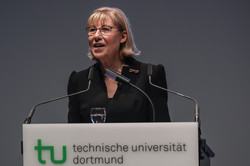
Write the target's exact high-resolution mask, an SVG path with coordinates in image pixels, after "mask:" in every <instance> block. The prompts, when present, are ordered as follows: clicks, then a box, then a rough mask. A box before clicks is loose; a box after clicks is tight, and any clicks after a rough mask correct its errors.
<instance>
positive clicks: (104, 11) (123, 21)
mask: <svg viewBox="0 0 250 166" xmlns="http://www.w3.org/2000/svg"><path fill="white" fill-rule="evenodd" d="M108 18H110V19H111V20H112V21H113V23H114V24H115V26H117V28H118V29H119V30H120V31H121V32H123V31H126V32H127V41H126V42H125V43H122V44H121V46H120V54H121V55H122V56H123V57H131V56H138V55H140V53H141V52H140V51H139V50H138V49H137V48H136V45H135V43H134V37H133V34H132V31H131V28H130V24H129V21H128V18H127V17H126V15H125V14H124V13H123V11H121V10H120V9H118V8H111V7H101V8H98V9H96V10H95V11H94V12H93V13H92V14H91V15H90V17H89V19H88V21H87V27H89V26H91V24H93V23H94V22H96V21H101V23H102V24H103V23H105V21H106V20H107V19H108ZM88 55H89V58H90V59H95V57H94V56H93V54H92V53H91V52H89V53H88Z"/></svg>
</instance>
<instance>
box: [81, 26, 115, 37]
mask: <svg viewBox="0 0 250 166" xmlns="http://www.w3.org/2000/svg"><path fill="white" fill-rule="evenodd" d="M92 27H94V29H95V30H96V31H95V32H94V33H92V34H91V32H89V29H90V28H92ZM104 27H109V28H111V30H110V33H109V34H103V33H102V30H101V29H102V28H104ZM112 29H118V30H119V28H117V27H113V26H110V25H102V26H101V27H100V28H96V27H95V26H91V27H87V28H86V29H85V30H86V31H87V33H88V35H90V36H93V35H95V34H96V32H97V31H98V30H99V31H100V33H101V34H102V35H105V36H107V35H110V34H111V32H112Z"/></svg>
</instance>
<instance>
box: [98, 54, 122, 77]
mask: <svg viewBox="0 0 250 166" xmlns="http://www.w3.org/2000/svg"><path fill="white" fill-rule="evenodd" d="M101 64H102V67H103V69H104V70H106V68H110V69H112V70H114V71H116V72H119V73H121V72H122V67H123V65H124V63H123V60H122V59H121V58H119V57H118V58H115V59H110V60H105V61H101Z"/></svg>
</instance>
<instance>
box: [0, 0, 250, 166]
mask: <svg viewBox="0 0 250 166" xmlns="http://www.w3.org/2000/svg"><path fill="white" fill-rule="evenodd" d="M249 4H250V3H249V1H247V0H246V1H243V0H235V1H233V0H223V1H222V0H214V1H213V0H212V1H200V0H189V1H176V0H173V1H169V0H162V1H157V0H154V1H144V0H141V1H139V0H132V1H117V0H114V1H99V0H91V1H84V0H81V1H80V0H74V1H72V0H67V1H66V0H57V1H56V0H54V1H51V0H35V1H34V0H22V1H19V0H16V1H13V0H2V1H1V3H0V20H1V26H0V47H1V49H0V69H1V70H0V71H1V93H0V97H1V104H0V117H1V125H0V126H1V137H0V143H1V155H0V165H5V166H16V165H22V156H21V155H20V141H21V139H22V122H23V120H24V119H25V117H26V116H27V114H28V112H29V110H30V108H31V107H32V106H33V105H34V104H36V103H38V102H41V101H43V100H46V99H49V98H53V97H57V96H61V95H64V94H66V86H67V80H68V76H69V74H70V73H71V71H72V70H77V71H79V70H81V69H84V68H86V67H88V66H89V65H90V64H92V63H93V62H91V61H90V60H89V59H88V57H87V55H86V53H87V51H88V47H87V36H86V33H85V31H84V28H83V27H85V22H86V20H87V18H88V16H89V14H90V12H91V11H92V10H94V9H96V8H98V7H101V6H115V7H119V8H121V9H122V10H124V12H125V13H126V14H127V16H128V17H129V19H130V22H131V24H132V30H133V32H134V35H135V40H136V43H137V46H138V48H139V49H140V50H141V51H142V55H141V56H140V57H139V58H138V59H139V60H141V61H144V62H151V63H154V64H158V63H161V64H163V65H164V66H165V68H166V71H167V80H168V84H169V88H170V89H172V90H176V91H179V92H182V93H184V94H187V95H190V96H193V97H195V98H197V99H198V101H199V104H200V111H201V120H202V136H203V137H204V138H206V139H207V141H208V144H209V145H210V147H211V148H212V149H213V150H214V152H215V153H216V158H214V159H212V165H213V166H221V165H227V166H235V165H247V163H249V158H248V157H249V149H250V145H249V142H248V141H249V140H250V132H249V130H250V127H249V123H248V118H249V117H250V111H249V108H250V104H249V103H250V102H249V98H250V88H249V85H250V78H249V76H250V56H249V52H250V49H249V48H250V35H249V29H250V10H249V7H250V5H249ZM169 107H170V111H171V116H172V119H173V120H174V121H191V120H193V110H194V108H193V103H192V102H190V101H186V100H184V99H181V98H178V97H175V96H173V95H170V97H169ZM66 116H67V100H63V101H61V102H56V103H53V104H48V105H47V106H42V107H40V108H38V109H37V112H36V113H35V116H34V118H33V122H34V123H49V122H60V123H61V122H66Z"/></svg>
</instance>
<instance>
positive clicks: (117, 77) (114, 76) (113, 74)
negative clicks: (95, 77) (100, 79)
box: [105, 68, 155, 122]
mask: <svg viewBox="0 0 250 166" xmlns="http://www.w3.org/2000/svg"><path fill="white" fill-rule="evenodd" d="M105 76H107V77H109V78H111V79H113V80H115V81H117V82H120V83H125V84H129V85H130V86H132V87H134V88H135V89H137V90H138V91H140V92H141V93H142V94H143V95H144V96H146V97H147V99H148V101H149V102H150V105H151V107H152V114H153V117H152V121H153V122H155V108H154V104H153V102H152V100H151V99H150V98H149V96H148V95H147V94H146V93H145V92H144V91H143V90H141V89H140V88H139V87H137V86H136V85H134V84H132V83H131V82H130V81H131V79H129V78H127V77H125V76H123V75H121V74H119V73H117V72H115V71H113V70H112V69H110V68H107V69H106V72H105Z"/></svg>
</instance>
